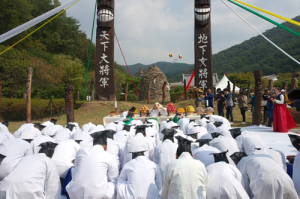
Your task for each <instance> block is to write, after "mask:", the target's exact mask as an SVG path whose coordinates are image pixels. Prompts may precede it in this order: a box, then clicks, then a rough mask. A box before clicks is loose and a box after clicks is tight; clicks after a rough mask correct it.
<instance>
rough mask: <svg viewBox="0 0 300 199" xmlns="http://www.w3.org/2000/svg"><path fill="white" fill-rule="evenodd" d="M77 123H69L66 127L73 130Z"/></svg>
mask: <svg viewBox="0 0 300 199" xmlns="http://www.w3.org/2000/svg"><path fill="white" fill-rule="evenodd" d="M74 127H75V125H74V124H67V125H66V128H67V129H69V130H70V131H73V129H74Z"/></svg>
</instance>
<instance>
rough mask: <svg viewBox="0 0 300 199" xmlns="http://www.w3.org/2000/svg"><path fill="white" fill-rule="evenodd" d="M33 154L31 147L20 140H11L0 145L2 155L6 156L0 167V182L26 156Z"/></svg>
mask: <svg viewBox="0 0 300 199" xmlns="http://www.w3.org/2000/svg"><path fill="white" fill-rule="evenodd" d="M32 153H33V152H32V147H31V145H30V144H29V143H28V142H26V141H24V140H22V139H20V138H11V139H8V140H6V141H4V142H3V143H2V144H0V154H2V155H5V156H6V158H5V159H4V160H3V161H2V163H1V165H0V181H1V180H3V179H4V178H5V177H6V176H7V175H8V174H10V173H11V172H12V170H13V169H14V168H15V167H16V165H17V164H18V163H19V161H20V160H21V159H22V158H23V157H24V156H28V155H32Z"/></svg>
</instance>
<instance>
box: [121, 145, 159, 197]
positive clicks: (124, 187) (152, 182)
mask: <svg viewBox="0 0 300 199" xmlns="http://www.w3.org/2000/svg"><path fill="white" fill-rule="evenodd" d="M134 142H135V143H132V144H133V146H134V147H132V148H131V150H130V153H131V154H132V160H130V161H129V162H127V163H126V164H125V165H124V167H123V169H122V172H121V174H120V176H119V178H118V185H117V193H118V195H117V198H118V199H134V198H143V199H159V198H160V196H159V193H160V191H161V187H162V181H161V175H160V171H159V167H158V165H157V164H155V163H154V162H152V161H150V160H149V159H148V158H147V157H146V156H145V151H146V150H145V148H144V147H143V146H141V145H139V144H138V143H136V142H138V140H134Z"/></svg>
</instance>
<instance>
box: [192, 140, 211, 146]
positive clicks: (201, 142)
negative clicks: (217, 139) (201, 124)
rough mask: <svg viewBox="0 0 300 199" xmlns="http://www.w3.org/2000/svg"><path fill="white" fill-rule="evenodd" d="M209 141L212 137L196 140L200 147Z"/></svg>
mask: <svg viewBox="0 0 300 199" xmlns="http://www.w3.org/2000/svg"><path fill="white" fill-rule="evenodd" d="M210 141H212V139H199V140H196V142H199V147H202V146H203V145H204V144H207V145H209V142H210Z"/></svg>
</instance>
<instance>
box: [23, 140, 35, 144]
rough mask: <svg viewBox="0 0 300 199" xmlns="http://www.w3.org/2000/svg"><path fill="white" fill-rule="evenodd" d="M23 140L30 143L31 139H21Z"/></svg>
mask: <svg viewBox="0 0 300 199" xmlns="http://www.w3.org/2000/svg"><path fill="white" fill-rule="evenodd" d="M23 140H24V141H26V142H28V143H29V144H30V143H31V141H32V140H33V139H23Z"/></svg>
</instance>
